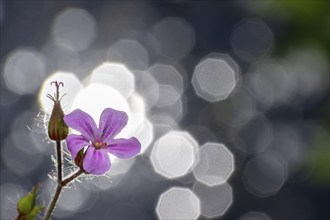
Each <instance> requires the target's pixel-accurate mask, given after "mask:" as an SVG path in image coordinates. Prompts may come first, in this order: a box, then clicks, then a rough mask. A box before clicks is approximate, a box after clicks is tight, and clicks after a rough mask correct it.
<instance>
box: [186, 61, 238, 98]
mask: <svg viewBox="0 0 330 220" xmlns="http://www.w3.org/2000/svg"><path fill="white" fill-rule="evenodd" d="M238 70H239V68H238V66H237V64H236V63H235V62H234V61H233V60H232V59H231V58H230V57H229V56H228V55H221V56H218V57H214V58H207V59H205V60H203V61H202V62H200V63H199V64H198V65H197V66H196V68H195V71H194V75H193V79H192V84H193V86H194V89H195V92H196V94H197V95H198V96H200V97H202V98H203V99H206V100H207V101H209V102H216V101H220V100H223V99H226V98H227V97H228V96H229V95H230V94H231V92H232V91H233V90H234V88H235V87H236V84H237V82H238V77H239V75H238V74H239V71H238Z"/></svg>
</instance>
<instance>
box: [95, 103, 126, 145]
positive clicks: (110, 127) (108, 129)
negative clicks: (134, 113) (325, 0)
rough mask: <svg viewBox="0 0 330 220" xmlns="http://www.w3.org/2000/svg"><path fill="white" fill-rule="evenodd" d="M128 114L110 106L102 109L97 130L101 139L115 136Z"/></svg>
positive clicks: (123, 125) (106, 139)
mask: <svg viewBox="0 0 330 220" xmlns="http://www.w3.org/2000/svg"><path fill="white" fill-rule="evenodd" d="M127 121H128V116H127V114H126V113H125V112H122V111H117V110H115V109H112V108H106V109H104V110H103V112H102V114H101V117H100V126H99V131H100V132H102V133H101V139H102V140H103V141H105V142H107V141H108V140H110V139H112V138H113V137H115V136H116V135H117V134H118V133H119V132H120V131H121V130H122V129H123V128H124V127H125V126H126V124H127Z"/></svg>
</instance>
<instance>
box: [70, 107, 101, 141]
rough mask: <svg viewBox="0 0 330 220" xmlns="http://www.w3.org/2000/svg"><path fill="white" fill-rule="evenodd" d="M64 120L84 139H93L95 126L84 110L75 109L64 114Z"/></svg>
mask: <svg viewBox="0 0 330 220" xmlns="http://www.w3.org/2000/svg"><path fill="white" fill-rule="evenodd" d="M64 122H65V123H66V124H67V125H68V126H69V127H71V128H73V129H75V130H77V131H79V132H80V133H81V135H82V136H84V137H85V138H86V139H88V140H91V141H93V140H94V137H95V135H94V134H95V133H96V131H97V127H96V124H95V121H94V120H93V118H92V117H91V116H90V115H89V114H87V113H86V112H84V111H82V110H80V109H76V110H74V111H73V112H71V113H70V114H67V115H66V116H64Z"/></svg>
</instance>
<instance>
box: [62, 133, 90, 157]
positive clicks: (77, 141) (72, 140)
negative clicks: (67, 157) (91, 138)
mask: <svg viewBox="0 0 330 220" xmlns="http://www.w3.org/2000/svg"><path fill="white" fill-rule="evenodd" d="M66 145H67V147H68V150H69V151H70V153H71V156H72V160H74V159H75V158H76V156H77V153H78V152H79V151H80V150H81V149H83V148H84V147H86V146H88V145H89V143H88V141H87V140H86V139H85V137H84V136H82V135H77V134H70V135H69V136H68V137H67V138H66Z"/></svg>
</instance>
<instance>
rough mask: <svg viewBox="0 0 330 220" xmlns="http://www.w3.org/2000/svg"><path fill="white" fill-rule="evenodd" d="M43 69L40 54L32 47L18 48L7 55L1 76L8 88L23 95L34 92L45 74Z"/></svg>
mask: <svg viewBox="0 0 330 220" xmlns="http://www.w3.org/2000/svg"><path fill="white" fill-rule="evenodd" d="M45 71H46V64H45V60H44V57H43V56H42V54H40V53H38V52H37V51H35V50H33V49H19V50H16V51H14V52H12V53H11V54H9V56H8V57H7V60H6V62H5V64H4V72H3V76H4V80H5V82H6V85H7V87H8V89H10V90H11V91H13V92H15V93H17V94H20V95H25V94H31V93H34V92H36V90H37V89H38V88H39V86H40V84H41V82H42V80H43V79H44V77H45V75H46V74H45Z"/></svg>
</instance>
